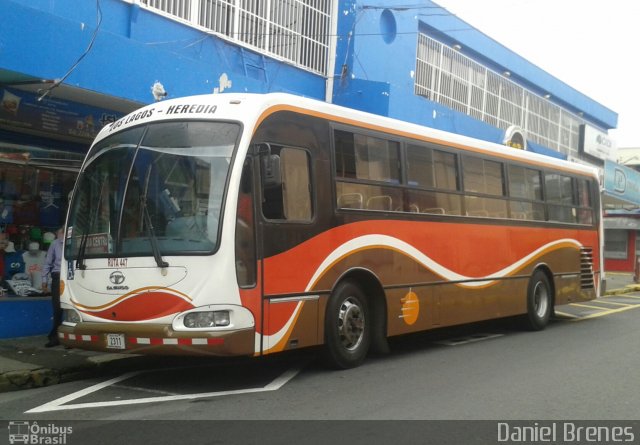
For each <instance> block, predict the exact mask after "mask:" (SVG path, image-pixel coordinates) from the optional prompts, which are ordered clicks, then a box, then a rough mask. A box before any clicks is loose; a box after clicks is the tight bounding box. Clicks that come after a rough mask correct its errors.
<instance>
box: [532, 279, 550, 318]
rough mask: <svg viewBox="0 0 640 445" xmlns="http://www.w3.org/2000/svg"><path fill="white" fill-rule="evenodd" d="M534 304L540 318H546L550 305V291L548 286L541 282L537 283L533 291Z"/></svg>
mask: <svg viewBox="0 0 640 445" xmlns="http://www.w3.org/2000/svg"><path fill="white" fill-rule="evenodd" d="M533 304H534V308H535V311H536V315H537V316H538V317H539V318H544V316H545V315H546V313H547V308H548V307H549V291H548V290H547V287H546V286H545V285H544V284H543V283H541V282H538V283H536V287H535V289H534V291H533Z"/></svg>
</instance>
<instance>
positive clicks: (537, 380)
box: [0, 294, 640, 421]
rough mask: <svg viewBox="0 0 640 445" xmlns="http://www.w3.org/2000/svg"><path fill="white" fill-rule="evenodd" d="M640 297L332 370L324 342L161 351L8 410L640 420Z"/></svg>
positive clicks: (424, 341) (448, 335)
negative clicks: (320, 350)
mask: <svg viewBox="0 0 640 445" xmlns="http://www.w3.org/2000/svg"><path fill="white" fill-rule="evenodd" d="M638 305H640V297H638V295H637V294H630V295H622V296H612V297H606V298H601V299H599V300H596V301H594V302H589V304H582V305H569V306H565V307H562V308H559V309H558V317H557V318H556V320H555V321H554V322H553V323H551V325H550V326H549V327H548V328H547V329H546V330H544V331H541V332H523V331H519V330H517V329H515V328H513V327H512V326H511V324H510V323H509V322H508V321H498V322H491V323H480V324H475V325H469V326H463V327H460V328H456V329H447V330H439V331H434V332H431V333H427V334H421V335H413V336H407V337H401V338H395V339H393V341H392V344H391V346H392V352H391V354H389V355H386V356H381V357H370V358H369V359H368V360H367V361H366V362H365V363H364V365H363V366H361V367H358V368H355V369H351V370H346V371H332V370H328V369H326V368H324V367H323V366H322V365H321V364H320V363H319V361H318V360H315V355H314V352H315V351H301V352H300V353H295V354H286V355H282V356H276V357H271V358H267V359H258V360H256V359H232V360H225V361H219V360H217V361H211V360H203V359H195V360H194V359H175V358H170V359H167V360H166V362H165V361H162V360H161V361H158V360H156V361H154V362H151V363H153V365H150V366H149V367H148V368H146V369H135V370H129V371H128V370H124V371H123V372H122V373H120V374H118V375H112V376H108V377H105V376H101V377H100V378H95V379H88V380H81V381H76V382H71V383H65V384H60V385H55V386H51V387H46V388H40V389H32V390H26V391H19V392H10V393H4V394H0V416H2V418H3V419H5V420H12V419H23V420H40V421H42V420H47V419H57V420H59V421H63V420H99V419H109V420H118V419H127V420H132V419H147V420H153V419H165V420H203V419H206V420H231V419H243V420H248V419H253V420H276V419H279V420H295V419H297V420H301V419H304V420H318V419H322V420H343V419H350V420H374V419H377V420H392V419H404V420H408V419H431V420H433V419H467V420H472V419H473V420H482V419H484V420H486V419H494V420H508V419H513V420H516V419H517V420H527V419H530V420H536V419H582V420H586V419H600V420H607V419H609V420H623V419H629V420H631V419H638V418H640V404H639V403H638V400H640V387H639V386H638V385H637V383H636V382H635V378H634V376H635V375H637V372H636V371H637V369H638V368H640V356H639V355H638V354H636V353H634V351H636V350H637V347H636V345H637V344H638V342H640V328H639V325H640V324H639V323H638V317H639V316H640V311H638V310H636V309H637V308H638V307H640V306H638ZM598 308H600V310H598ZM561 309H562V310H561ZM594 314H595V315H594Z"/></svg>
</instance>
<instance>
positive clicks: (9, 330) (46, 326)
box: [0, 297, 52, 338]
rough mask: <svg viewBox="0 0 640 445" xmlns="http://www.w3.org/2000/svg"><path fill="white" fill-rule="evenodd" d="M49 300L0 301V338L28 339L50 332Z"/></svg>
mask: <svg viewBox="0 0 640 445" xmlns="http://www.w3.org/2000/svg"><path fill="white" fill-rule="evenodd" d="M51 324H52V310H51V299H50V298H42V297H25V298H20V297H6V298H1V299H0V338H14V337H28V336H31V335H42V334H47V333H49V331H50V330H51Z"/></svg>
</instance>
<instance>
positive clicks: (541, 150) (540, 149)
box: [527, 139, 567, 160]
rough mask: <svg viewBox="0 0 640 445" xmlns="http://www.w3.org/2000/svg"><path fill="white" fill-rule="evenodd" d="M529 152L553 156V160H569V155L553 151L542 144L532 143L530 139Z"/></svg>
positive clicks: (528, 141)
mask: <svg viewBox="0 0 640 445" xmlns="http://www.w3.org/2000/svg"><path fill="white" fill-rule="evenodd" d="M527 151H532V152H534V153H538V154H541V155H545V156H551V157H553V158H558V159H564V160H566V159H567V155H565V154H564V153H560V152H559V151H556V150H552V149H550V148H547V147H545V146H543V145H540V144H536V143H535V142H531V141H530V140H528V139H527Z"/></svg>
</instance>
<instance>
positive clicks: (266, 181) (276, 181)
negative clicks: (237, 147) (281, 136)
mask: <svg viewBox="0 0 640 445" xmlns="http://www.w3.org/2000/svg"><path fill="white" fill-rule="evenodd" d="M254 153H255V154H257V155H258V156H260V176H261V177H262V185H263V187H276V186H279V185H281V184H282V173H281V170H280V155H277V154H273V153H272V148H271V146H270V145H269V144H265V143H263V144H256V145H255V146H254Z"/></svg>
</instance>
